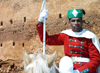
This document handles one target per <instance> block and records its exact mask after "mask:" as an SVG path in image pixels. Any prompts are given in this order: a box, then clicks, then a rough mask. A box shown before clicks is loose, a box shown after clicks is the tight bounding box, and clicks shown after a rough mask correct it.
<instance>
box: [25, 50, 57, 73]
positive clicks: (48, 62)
mask: <svg viewBox="0 0 100 73" xmlns="http://www.w3.org/2000/svg"><path fill="white" fill-rule="evenodd" d="M56 55H57V51H55V52H54V53H53V54H52V55H51V56H50V55H46V54H45V55H43V54H38V55H37V56H36V55H34V54H29V55H28V54H27V52H26V50H25V49H23V60H24V62H23V64H24V72H25V73H50V68H51V67H52V66H53V63H54V61H55V58H56Z"/></svg>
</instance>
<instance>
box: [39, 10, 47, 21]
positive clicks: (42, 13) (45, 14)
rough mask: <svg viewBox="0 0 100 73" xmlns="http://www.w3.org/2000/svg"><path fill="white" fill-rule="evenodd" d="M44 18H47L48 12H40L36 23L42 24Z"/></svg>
mask: <svg viewBox="0 0 100 73" xmlns="http://www.w3.org/2000/svg"><path fill="white" fill-rule="evenodd" d="M44 18H46V19H47V18H48V10H43V11H41V12H40V16H39V19H38V21H39V22H43V20H44Z"/></svg>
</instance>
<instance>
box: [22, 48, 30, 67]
mask: <svg viewBox="0 0 100 73" xmlns="http://www.w3.org/2000/svg"><path fill="white" fill-rule="evenodd" d="M23 60H24V61H25V64H26V66H27V65H28V64H29V63H31V59H30V58H29V55H28V54H27V52H26V50H25V49H23Z"/></svg>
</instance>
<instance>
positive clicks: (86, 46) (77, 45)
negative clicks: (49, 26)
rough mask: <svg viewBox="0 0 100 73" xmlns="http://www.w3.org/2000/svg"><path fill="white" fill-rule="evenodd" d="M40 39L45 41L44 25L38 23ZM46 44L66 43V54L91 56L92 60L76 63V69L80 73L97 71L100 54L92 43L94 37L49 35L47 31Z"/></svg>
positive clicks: (62, 34)
mask: <svg viewBox="0 0 100 73" xmlns="http://www.w3.org/2000/svg"><path fill="white" fill-rule="evenodd" d="M36 28H37V31H38V34H39V37H40V40H41V41H42V42H43V25H41V26H38V24H37V25H36ZM46 44H48V45H64V53H65V56H69V57H72V56H73V57H74V56H77V57H83V58H89V59H90V62H81V63H79V62H77V63H74V69H78V70H79V72H80V73H84V72H86V73H96V69H97V68H98V66H99V62H100V55H99V51H98V50H97V49H96V47H95V46H94V44H93V43H92V39H87V38H79V37H78V38H76V37H72V36H68V35H66V34H64V33H60V34H57V35H51V36H50V35H48V33H47V32H46Z"/></svg>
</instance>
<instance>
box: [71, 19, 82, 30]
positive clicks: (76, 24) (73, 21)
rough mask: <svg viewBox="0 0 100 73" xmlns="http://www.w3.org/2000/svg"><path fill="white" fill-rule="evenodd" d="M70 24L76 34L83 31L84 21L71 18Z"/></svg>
mask: <svg viewBox="0 0 100 73" xmlns="http://www.w3.org/2000/svg"><path fill="white" fill-rule="evenodd" d="M69 24H70V26H71V28H72V30H73V31H74V32H79V31H81V30H82V25H83V22H82V19H81V18H71V19H70V21H69Z"/></svg>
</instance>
